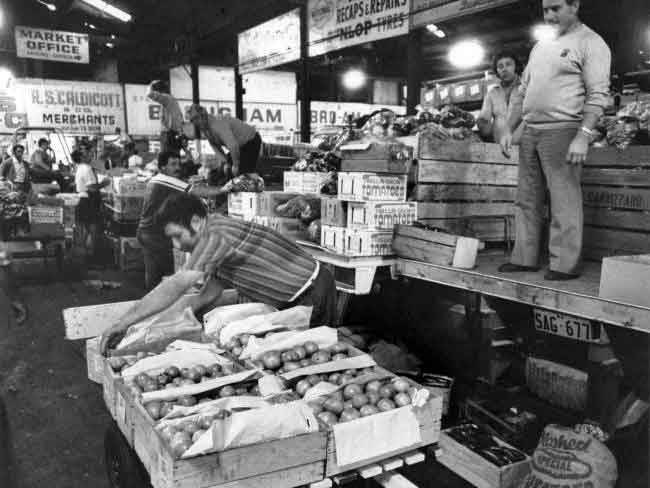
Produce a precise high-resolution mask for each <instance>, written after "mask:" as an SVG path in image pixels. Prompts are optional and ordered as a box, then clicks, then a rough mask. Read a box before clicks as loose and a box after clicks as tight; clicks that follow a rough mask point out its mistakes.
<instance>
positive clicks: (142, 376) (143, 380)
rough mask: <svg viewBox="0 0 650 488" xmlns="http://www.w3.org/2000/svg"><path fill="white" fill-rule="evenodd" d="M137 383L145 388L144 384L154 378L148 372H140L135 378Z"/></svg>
mask: <svg viewBox="0 0 650 488" xmlns="http://www.w3.org/2000/svg"><path fill="white" fill-rule="evenodd" d="M134 381H135V384H136V385H138V386H139V387H141V388H144V385H146V384H147V383H149V382H151V381H152V379H151V377H150V376H149V375H148V374H147V373H140V374H139V375H137V376H136V377H135V378H134Z"/></svg>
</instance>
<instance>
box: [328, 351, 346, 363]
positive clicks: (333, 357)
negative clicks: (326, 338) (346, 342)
mask: <svg viewBox="0 0 650 488" xmlns="http://www.w3.org/2000/svg"><path fill="white" fill-rule="evenodd" d="M347 357H348V356H347V354H343V353H342V352H339V353H337V354H334V356H332V361H338V360H340V359H347Z"/></svg>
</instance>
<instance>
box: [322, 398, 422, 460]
mask: <svg viewBox="0 0 650 488" xmlns="http://www.w3.org/2000/svg"><path fill="white" fill-rule="evenodd" d="M332 429H333V431H334V442H335V443H336V463H337V464H338V465H339V466H346V465H348V464H353V463H358V462H360V461H364V460H367V459H371V458H374V457H377V456H384V455H390V453H392V452H395V451H398V450H400V449H406V448H408V447H412V446H414V445H416V444H418V443H420V442H422V436H421V435H420V426H419V424H418V420H417V418H416V417H415V414H414V413H413V408H412V407H411V406H410V405H407V406H406V407H401V408H396V409H394V410H389V411H387V412H381V413H377V414H375V415H369V416H367V417H361V418H360V419H356V420H354V421H352V422H344V423H341V424H336V425H334V426H333V427H332Z"/></svg>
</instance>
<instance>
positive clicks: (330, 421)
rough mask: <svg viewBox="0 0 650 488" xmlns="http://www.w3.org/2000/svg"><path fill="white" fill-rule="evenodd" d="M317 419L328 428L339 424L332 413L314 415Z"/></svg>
mask: <svg viewBox="0 0 650 488" xmlns="http://www.w3.org/2000/svg"><path fill="white" fill-rule="evenodd" d="M316 416H317V417H318V419H319V420H320V421H321V422H323V423H324V424H325V425H327V426H328V427H330V426H332V425H336V424H338V423H339V421H338V418H337V417H336V415H334V414H333V413H332V412H320V413H319V414H318V415H316Z"/></svg>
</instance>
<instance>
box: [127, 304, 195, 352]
mask: <svg viewBox="0 0 650 488" xmlns="http://www.w3.org/2000/svg"><path fill="white" fill-rule="evenodd" d="M201 330H202V327H201V323H200V322H199V321H198V320H196V317H195V316H194V313H193V312H192V309H191V308H190V307H187V308H185V309H183V310H182V311H181V312H180V313H173V312H169V309H168V310H165V311H164V312H161V313H159V314H156V315H154V316H153V317H151V318H149V319H147V320H144V321H142V322H139V323H137V324H134V325H132V326H131V327H129V329H128V331H127V333H126V335H125V336H124V338H123V339H122V340H121V341H120V343H119V344H118V345H117V347H116V348H115V350H116V351H119V350H121V349H125V348H127V347H129V346H134V345H141V344H142V345H144V344H148V343H151V342H154V341H159V340H163V339H166V338H173V337H179V336H181V335H182V334H187V333H191V332H200V331H201Z"/></svg>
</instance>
